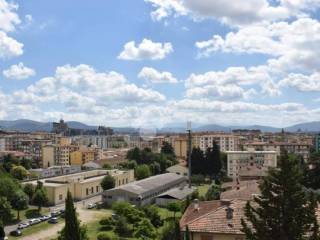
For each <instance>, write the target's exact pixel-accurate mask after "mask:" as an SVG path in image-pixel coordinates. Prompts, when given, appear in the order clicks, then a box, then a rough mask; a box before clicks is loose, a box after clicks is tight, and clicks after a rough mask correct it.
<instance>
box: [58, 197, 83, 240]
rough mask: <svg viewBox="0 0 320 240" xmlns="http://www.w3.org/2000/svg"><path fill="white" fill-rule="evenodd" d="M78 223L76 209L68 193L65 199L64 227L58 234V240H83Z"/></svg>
mask: <svg viewBox="0 0 320 240" xmlns="http://www.w3.org/2000/svg"><path fill="white" fill-rule="evenodd" d="M81 236H82V234H81V228H80V223H79V220H78V218H77V213H76V209H75V207H74V205H73V199H72V195H71V193H70V191H68V193H67V198H66V211H65V226H64V229H63V230H62V231H61V232H60V236H59V238H58V239H59V240H83V238H82V237H81Z"/></svg>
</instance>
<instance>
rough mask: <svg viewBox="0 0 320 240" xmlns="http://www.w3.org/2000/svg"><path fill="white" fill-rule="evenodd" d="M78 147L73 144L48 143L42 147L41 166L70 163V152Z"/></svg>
mask: <svg viewBox="0 0 320 240" xmlns="http://www.w3.org/2000/svg"><path fill="white" fill-rule="evenodd" d="M78 149H79V147H78V146H74V145H57V144H49V145H45V146H43V147H42V168H48V167H51V166H54V165H59V166H66V165H70V154H71V153H72V152H74V151H77V150H78Z"/></svg>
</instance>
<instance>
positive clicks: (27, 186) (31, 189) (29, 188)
mask: <svg viewBox="0 0 320 240" xmlns="http://www.w3.org/2000/svg"><path fill="white" fill-rule="evenodd" d="M23 191H24V192H25V194H27V195H28V197H29V200H32V198H33V194H34V192H35V189H34V186H33V185H32V184H31V183H27V184H25V185H24V186H23Z"/></svg>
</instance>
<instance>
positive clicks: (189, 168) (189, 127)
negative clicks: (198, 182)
mask: <svg viewBox="0 0 320 240" xmlns="http://www.w3.org/2000/svg"><path fill="white" fill-rule="evenodd" d="M187 132H188V172H189V188H191V153H192V134H191V122H187Z"/></svg>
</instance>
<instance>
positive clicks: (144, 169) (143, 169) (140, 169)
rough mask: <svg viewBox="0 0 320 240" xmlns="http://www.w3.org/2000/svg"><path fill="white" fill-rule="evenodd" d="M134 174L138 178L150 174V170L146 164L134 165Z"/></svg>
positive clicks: (146, 176)
mask: <svg viewBox="0 0 320 240" xmlns="http://www.w3.org/2000/svg"><path fill="white" fill-rule="evenodd" d="M135 176H136V178H137V179H138V180H141V179H144V178H148V177H150V176H151V171H150V168H149V166H148V165H146V164H142V165H139V166H137V167H136V169H135Z"/></svg>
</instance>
